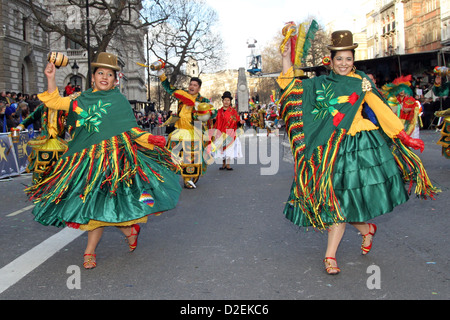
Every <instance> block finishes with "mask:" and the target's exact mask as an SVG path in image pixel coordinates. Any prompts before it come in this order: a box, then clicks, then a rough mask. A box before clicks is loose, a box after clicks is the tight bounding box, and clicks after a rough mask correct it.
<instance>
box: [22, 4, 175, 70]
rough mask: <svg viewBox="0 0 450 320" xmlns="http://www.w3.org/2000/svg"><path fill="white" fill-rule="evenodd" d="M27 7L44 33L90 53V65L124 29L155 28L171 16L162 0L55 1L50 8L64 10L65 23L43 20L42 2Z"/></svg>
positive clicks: (63, 20)
mask: <svg viewBox="0 0 450 320" xmlns="http://www.w3.org/2000/svg"><path fill="white" fill-rule="evenodd" d="M49 2H51V1H46V4H47V5H49V4H50V3H49ZM28 3H29V4H30V7H31V9H32V12H33V15H34V16H35V18H36V19H37V21H38V24H39V26H40V27H41V28H42V29H43V30H44V31H45V32H49V33H50V32H53V33H57V34H59V35H60V36H62V37H65V38H66V39H67V40H69V41H72V42H73V43H75V44H77V45H78V46H79V47H81V48H84V49H85V50H87V51H88V54H89V61H95V59H96V57H97V55H98V53H100V52H103V51H106V50H107V48H108V45H109V44H110V42H111V40H112V39H113V38H115V37H117V34H118V32H119V31H120V30H121V29H122V28H126V27H130V28H133V29H145V28H148V27H155V26H157V25H159V24H161V23H162V22H164V21H165V20H167V19H168V16H169V12H168V7H169V4H168V1H160V0H146V1H144V2H142V1H141V0H117V1H110V0H86V1H83V0H67V1H65V2H64V3H63V4H61V2H60V1H54V3H52V4H51V7H52V8H53V9H55V10H58V9H57V8H58V6H59V7H64V8H62V9H61V10H64V11H67V13H68V16H67V17H65V19H60V20H57V18H55V16H53V15H52V16H50V18H49V19H48V18H47V17H44V16H42V15H41V14H40V13H39V10H36V7H37V6H41V4H40V2H39V3H38V1H35V0H28ZM89 13H90V14H89ZM86 22H88V23H86ZM74 25H75V26H77V27H74ZM88 34H89V37H88V36H87V35H88ZM89 77H90V74H88V77H87V78H89Z"/></svg>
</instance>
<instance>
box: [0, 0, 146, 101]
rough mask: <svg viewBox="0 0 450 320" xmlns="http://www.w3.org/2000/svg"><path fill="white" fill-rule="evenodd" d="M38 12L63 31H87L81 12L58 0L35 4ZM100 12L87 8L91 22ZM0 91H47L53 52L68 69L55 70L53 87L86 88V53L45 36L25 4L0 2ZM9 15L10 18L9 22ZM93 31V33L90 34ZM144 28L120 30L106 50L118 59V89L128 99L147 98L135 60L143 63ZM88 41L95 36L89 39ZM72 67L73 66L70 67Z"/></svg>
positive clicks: (39, 0)
mask: <svg viewBox="0 0 450 320" xmlns="http://www.w3.org/2000/svg"><path fill="white" fill-rule="evenodd" d="M35 2H36V8H37V10H39V13H40V14H42V15H44V16H45V17H47V18H48V19H49V20H51V21H52V22H57V23H61V25H64V28H66V29H67V30H74V31H78V32H82V33H85V32H86V13H85V11H84V10H80V8H79V7H77V6H71V5H68V4H67V3H66V2H62V1H59V0H36V1H35ZM101 14H102V13H101V12H99V11H98V10H96V9H94V8H89V18H90V20H91V21H95V19H96V18H97V17H100V16H101ZM127 14H129V15H130V17H128V18H129V19H130V20H132V21H139V19H138V17H136V16H135V15H136V13H135V12H134V11H133V10H127ZM0 15H1V22H0V27H1V28H0V54H1V55H0V90H5V91H15V92H24V93H29V94H32V93H38V92H42V91H44V90H45V88H46V82H45V76H44V74H43V70H44V68H45V65H46V63H47V54H48V52H50V51H58V52H62V53H64V54H65V55H67V56H68V57H69V59H70V61H69V65H68V66H67V67H65V68H61V69H60V70H58V72H57V79H56V80H57V85H58V87H59V90H60V92H61V93H62V92H63V89H64V87H65V86H66V85H67V83H69V82H70V83H72V84H76V85H81V89H82V90H85V89H87V88H89V87H90V86H89V85H88V83H87V82H88V77H87V75H88V56H87V51H86V50H85V49H82V48H80V47H79V45H77V44H76V43H74V42H72V41H69V40H68V39H66V38H65V37H61V36H60V35H59V34H56V33H51V34H47V33H45V32H44V31H43V30H42V29H41V28H40V27H39V25H38V23H37V20H36V18H35V17H34V15H33V13H32V11H31V8H30V6H29V4H28V1H25V0H15V1H13V2H12V1H10V0H0ZM11 17H14V19H11ZM91 32H92V31H91ZM145 32H146V30H145V29H142V30H136V29H133V28H131V27H120V28H118V29H117V30H116V33H115V35H114V38H113V39H112V40H111V42H110V44H109V46H108V48H107V50H108V51H109V52H111V53H114V54H116V55H117V56H118V58H119V64H120V65H121V67H122V70H121V72H120V73H119V78H120V80H119V87H120V90H121V92H122V93H123V94H124V95H126V96H127V98H128V99H129V100H136V101H145V100H147V88H146V82H145V78H146V75H145V69H144V68H142V67H139V66H138V65H137V64H136V62H145V52H144V45H143V39H144V34H145ZM90 39H91V43H92V41H95V38H94V37H93V36H92V35H91V37H90ZM74 67H78V69H77V68H74Z"/></svg>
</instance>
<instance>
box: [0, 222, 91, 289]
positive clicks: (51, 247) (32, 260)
mask: <svg viewBox="0 0 450 320" xmlns="http://www.w3.org/2000/svg"><path fill="white" fill-rule="evenodd" d="M83 233H84V231H81V230H77V229H72V228H64V229H62V230H61V231H60V232H58V233H57V234H55V235H53V236H51V237H50V238H48V239H47V240H45V241H43V242H41V243H40V244H38V245H37V246H36V247H34V248H33V249H31V250H30V251H28V252H26V253H25V254H23V255H21V256H20V257H18V258H17V259H16V260H14V261H12V262H10V263H9V264H7V265H6V266H4V267H3V268H1V269H0V294H1V293H2V292H3V291H5V290H6V289H8V288H9V287H11V286H13V285H14V284H15V283H17V282H18V281H19V280H20V279H22V278H23V277H25V276H26V275H27V274H28V273H30V272H31V271H33V270H34V269H35V268H37V267H38V266H40V265H41V264H42V263H44V262H45V261H46V260H47V259H49V258H50V257H51V256H53V255H54V254H55V253H56V252H58V251H59V250H61V249H62V248H64V247H65V246H66V245H67V244H69V243H70V242H72V241H73V240H75V239H76V238H78V237H79V236H81V235H82V234H83Z"/></svg>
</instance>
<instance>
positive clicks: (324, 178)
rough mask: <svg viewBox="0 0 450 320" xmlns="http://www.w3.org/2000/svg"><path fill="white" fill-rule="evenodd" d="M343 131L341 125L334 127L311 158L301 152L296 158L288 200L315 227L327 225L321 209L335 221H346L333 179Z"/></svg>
mask: <svg viewBox="0 0 450 320" xmlns="http://www.w3.org/2000/svg"><path fill="white" fill-rule="evenodd" d="M345 134H346V131H345V130H344V129H341V130H340V131H335V132H334V133H333V134H332V136H331V137H330V139H329V140H328V143H327V144H326V145H324V146H319V147H318V148H316V149H315V150H314V152H313V154H312V156H311V158H310V159H306V158H305V156H304V155H301V157H300V158H297V163H296V166H295V177H294V179H295V185H296V188H295V189H294V195H295V200H294V201H293V202H291V204H295V205H298V206H299V207H300V208H301V210H302V211H303V213H304V214H305V215H306V216H307V217H308V219H309V221H310V223H311V225H312V226H313V227H314V228H316V229H325V228H327V227H329V225H327V224H326V223H325V222H324V221H323V220H322V218H321V215H322V214H323V213H325V214H326V215H328V216H330V217H332V219H333V221H334V222H335V223H338V222H343V221H345V218H344V217H343V216H342V214H341V212H340V206H339V202H338V200H337V198H336V195H335V193H334V188H333V183H332V180H333V169H334V164H335V161H336V155H337V153H338V150H339V146H340V144H341V142H342V140H343V138H344V137H345Z"/></svg>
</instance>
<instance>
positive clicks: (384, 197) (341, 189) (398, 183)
mask: <svg viewBox="0 0 450 320" xmlns="http://www.w3.org/2000/svg"><path fill="white" fill-rule="evenodd" d="M332 184H333V188H334V193H335V195H336V198H337V200H338V203H339V209H340V216H341V217H340V218H339V217H337V216H336V215H334V214H330V212H325V211H324V212H322V213H321V214H320V219H321V220H322V221H323V222H324V224H325V225H331V224H333V223H336V222H365V221H367V220H370V219H372V218H375V217H377V216H380V215H382V214H385V213H388V212H391V211H392V210H393V209H394V207H396V206H397V205H400V204H402V203H404V202H406V201H407V200H408V198H409V196H408V192H407V191H406V188H405V183H404V181H403V179H402V176H401V173H400V171H399V168H398V166H397V163H396V161H395V159H394V156H393V155H392V152H391V150H390V148H389V146H388V145H387V143H386V141H385V139H384V138H383V137H382V136H381V134H380V132H379V131H377V130H374V131H362V132H359V133H357V134H356V135H355V136H350V135H346V136H345V138H344V139H343V141H342V142H341V144H340V147H339V151H338V154H337V156H336V162H335V165H334V170H333V177H332ZM295 187H296V185H295V181H294V183H293V185H292V188H291V193H290V197H289V200H288V202H287V204H286V206H285V210H284V214H285V215H286V218H288V219H289V220H291V221H292V222H293V223H294V224H296V225H298V226H302V227H308V226H312V223H311V217H308V216H307V215H308V213H305V212H304V211H303V210H302V208H301V207H300V206H299V205H297V204H296V203H297V201H295V194H294V189H295ZM313 220H317V219H315V218H313Z"/></svg>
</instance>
